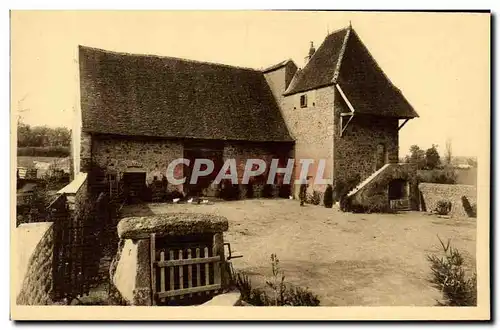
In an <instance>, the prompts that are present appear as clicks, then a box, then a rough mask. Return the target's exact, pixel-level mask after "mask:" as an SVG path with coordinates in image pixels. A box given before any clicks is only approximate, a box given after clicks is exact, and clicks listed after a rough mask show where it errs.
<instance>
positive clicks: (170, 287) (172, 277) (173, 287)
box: [168, 250, 175, 299]
mask: <svg viewBox="0 0 500 330" xmlns="http://www.w3.org/2000/svg"><path fill="white" fill-rule="evenodd" d="M168 260H174V250H170V251H169V257H168ZM168 269H169V271H170V286H169V288H168V289H169V291H172V290H175V281H174V276H175V275H174V267H173V266H172V267H169V268H168ZM172 299H173V298H172Z"/></svg>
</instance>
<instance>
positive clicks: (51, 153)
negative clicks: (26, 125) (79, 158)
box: [17, 146, 70, 157]
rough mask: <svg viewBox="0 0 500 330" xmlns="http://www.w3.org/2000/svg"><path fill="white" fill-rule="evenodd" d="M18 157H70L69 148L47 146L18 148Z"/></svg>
mask: <svg viewBox="0 0 500 330" xmlns="http://www.w3.org/2000/svg"><path fill="white" fill-rule="evenodd" d="M17 155H18V156H33V157H68V156H69V155H70V149H69V147H61V146H48V147H18V148H17Z"/></svg>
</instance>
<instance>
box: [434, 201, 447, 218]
mask: <svg viewBox="0 0 500 330" xmlns="http://www.w3.org/2000/svg"><path fill="white" fill-rule="evenodd" d="M434 211H435V212H436V213H437V214H439V215H448V214H449V213H450V211H451V202H450V201H448V200H445V199H442V200H439V201H438V202H437V203H436V209H435V210H434Z"/></svg>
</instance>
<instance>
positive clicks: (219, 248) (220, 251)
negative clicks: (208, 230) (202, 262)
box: [212, 233, 226, 286]
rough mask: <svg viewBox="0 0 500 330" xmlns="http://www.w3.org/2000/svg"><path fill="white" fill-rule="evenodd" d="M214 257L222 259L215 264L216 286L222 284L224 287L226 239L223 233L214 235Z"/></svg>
mask: <svg viewBox="0 0 500 330" xmlns="http://www.w3.org/2000/svg"><path fill="white" fill-rule="evenodd" d="M212 250H213V252H212V254H213V256H218V257H220V261H219V262H215V263H214V284H221V285H222V286H223V285H224V284H225V281H224V280H225V278H226V276H224V275H225V274H224V273H223V270H224V262H225V259H224V238H223V234H222V233H216V234H214V238H213V248H212Z"/></svg>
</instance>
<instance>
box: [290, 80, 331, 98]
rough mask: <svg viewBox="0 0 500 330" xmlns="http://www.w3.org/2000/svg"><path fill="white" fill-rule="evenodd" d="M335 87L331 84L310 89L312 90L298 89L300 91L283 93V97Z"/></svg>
mask: <svg viewBox="0 0 500 330" xmlns="http://www.w3.org/2000/svg"><path fill="white" fill-rule="evenodd" d="M290 85H291V84H290ZM333 85H334V83H333V82H329V83H327V84H322V85H318V86H314V87H310V88H304V89H298V90H296V91H293V92H290V91H285V93H283V96H290V95H294V94H298V93H305V92H309V91H312V90H315V89H320V88H325V87H328V86H333Z"/></svg>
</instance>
